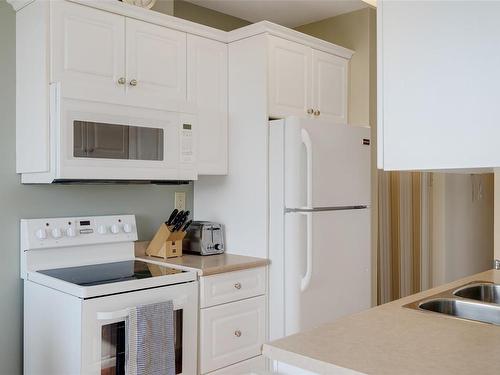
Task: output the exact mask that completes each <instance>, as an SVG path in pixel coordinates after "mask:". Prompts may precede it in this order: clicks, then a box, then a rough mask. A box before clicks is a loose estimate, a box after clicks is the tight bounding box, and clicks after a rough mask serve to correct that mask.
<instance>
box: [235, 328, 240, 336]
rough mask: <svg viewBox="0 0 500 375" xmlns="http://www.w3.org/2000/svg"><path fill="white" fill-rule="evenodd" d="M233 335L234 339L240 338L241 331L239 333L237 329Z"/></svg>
mask: <svg viewBox="0 0 500 375" xmlns="http://www.w3.org/2000/svg"><path fill="white" fill-rule="evenodd" d="M234 335H235V336H236V337H241V331H240V330H239V329H238V330H236V331H234Z"/></svg>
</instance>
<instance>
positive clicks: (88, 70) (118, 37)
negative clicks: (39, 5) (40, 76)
mask: <svg viewBox="0 0 500 375" xmlns="http://www.w3.org/2000/svg"><path fill="white" fill-rule="evenodd" d="M51 9H52V14H51V15H52V19H53V26H52V30H51V39H52V72H51V73H52V74H51V81H52V82H58V81H59V82H61V85H62V94H63V95H64V96H66V97H73V98H81V99H88V100H96V101H104V102H114V103H117V102H118V103H119V102H121V101H122V100H123V98H124V94H125V87H124V85H121V84H119V83H118V80H119V78H120V77H124V76H125V39H124V38H125V17H123V16H119V15H116V14H113V13H109V12H104V11H101V10H98V9H93V8H90V7H85V6H81V5H79V4H73V3H70V2H66V1H57V2H54V3H53V4H52V8H51Z"/></svg>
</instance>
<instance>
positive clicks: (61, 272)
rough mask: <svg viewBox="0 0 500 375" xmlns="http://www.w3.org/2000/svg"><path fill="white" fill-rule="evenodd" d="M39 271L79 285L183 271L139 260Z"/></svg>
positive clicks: (145, 277) (137, 278)
mask: <svg viewBox="0 0 500 375" xmlns="http://www.w3.org/2000/svg"><path fill="white" fill-rule="evenodd" d="M38 272H39V273H43V274H44V275H47V276H51V277H54V278H56V279H60V280H63V281H67V282H68V283H72V284H77V285H80V286H92V285H102V284H110V283H117V282H120V281H128V280H139V279H148V278H151V277H155V276H165V275H173V274H177V273H182V272H185V271H182V270H177V269H174V268H170V267H165V266H160V265H157V264H152V263H147V262H142V261H140V260H126V261H122V262H114V263H103V264H92V265H89V266H78V267H69V268H56V269H53V270H41V271H38Z"/></svg>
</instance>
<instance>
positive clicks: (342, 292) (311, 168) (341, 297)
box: [268, 117, 372, 340]
mask: <svg viewBox="0 0 500 375" xmlns="http://www.w3.org/2000/svg"><path fill="white" fill-rule="evenodd" d="M268 139H269V147H268V150H269V155H268V160H269V164H268V182H269V185H268V189H269V190H268V192H269V206H268V207H269V221H268V223H269V228H268V230H269V232H268V233H269V237H268V238H269V247H268V254H269V258H270V260H271V265H270V268H269V318H270V320H269V338H270V339H271V340H274V339H277V338H280V337H283V336H286V335H290V334H293V333H296V332H299V331H303V330H308V329H311V328H313V327H315V326H317V325H320V324H323V323H326V322H331V321H334V320H336V319H338V318H340V317H342V316H345V315H348V314H352V313H355V312H358V311H361V310H364V309H367V308H369V307H370V306H371V283H372V280H371V239H370V238H371V236H370V196H371V184H370V129H369V128H367V127H357V126H349V125H340V124H333V123H328V122H321V121H319V120H318V119H300V118H296V117H290V118H287V119H285V120H275V121H271V122H270V126H269V138H268Z"/></svg>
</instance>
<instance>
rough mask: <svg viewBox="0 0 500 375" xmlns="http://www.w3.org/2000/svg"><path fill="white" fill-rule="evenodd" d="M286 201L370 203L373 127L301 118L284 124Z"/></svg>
mask: <svg viewBox="0 0 500 375" xmlns="http://www.w3.org/2000/svg"><path fill="white" fill-rule="evenodd" d="M284 144H285V151H284V167H285V205H286V207H287V208H304V207H308V208H313V207H337V206H354V205H356V206H357V205H367V206H369V205H370V190H371V189H370V175H371V173H370V147H371V146H370V129H369V128H367V127H360V126H351V125H345V124H343V125H342V124H334V123H329V122H323V121H320V120H317V119H316V120H310V119H309V120H307V119H300V118H297V117H290V118H287V119H286V121H285V123H284Z"/></svg>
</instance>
